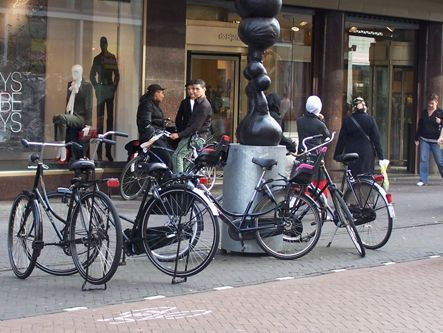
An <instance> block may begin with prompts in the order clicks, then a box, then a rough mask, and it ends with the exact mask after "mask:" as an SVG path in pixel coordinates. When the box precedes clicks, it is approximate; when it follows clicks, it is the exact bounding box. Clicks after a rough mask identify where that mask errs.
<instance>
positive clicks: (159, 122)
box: [137, 94, 164, 142]
mask: <svg viewBox="0 0 443 333" xmlns="http://www.w3.org/2000/svg"><path fill="white" fill-rule="evenodd" d="M163 127H164V115H163V111H162V109H161V108H160V106H159V103H157V102H154V101H153V100H152V96H150V95H148V94H144V95H143V96H142V97H141V98H140V103H139V105H138V109H137V128H138V135H139V140H140V141H141V142H146V141H148V140H149V139H150V138H151V137H152V136H153V135H154V133H155V130H156V129H162V128H163Z"/></svg>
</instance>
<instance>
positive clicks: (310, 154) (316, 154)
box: [293, 132, 366, 257]
mask: <svg viewBox="0 0 443 333" xmlns="http://www.w3.org/2000/svg"><path fill="white" fill-rule="evenodd" d="M334 136H335V132H334V133H332V136H331V138H327V139H326V142H331V141H332V140H333V139H334ZM320 137H323V135H314V136H310V137H307V138H305V139H304V140H303V142H302V145H303V147H304V152H303V153H302V154H300V155H298V156H297V157H298V158H301V159H302V160H303V161H304V162H305V163H307V165H311V166H312V170H313V171H312V173H314V172H315V171H314V170H316V171H317V174H318V175H320V174H323V175H324V176H325V183H324V184H323V185H320V184H319V183H316V185H313V184H312V183H308V184H305V185H302V186H299V187H294V188H293V189H294V191H295V192H304V193H309V195H310V197H312V199H313V200H314V201H315V202H317V203H318V207H319V210H320V216H321V218H322V223H324V222H326V221H327V220H328V216H330V217H331V219H332V221H334V223H335V225H336V229H335V231H334V232H333V234H332V236H331V238H330V240H329V241H328V244H327V246H328V247H329V246H330V245H331V244H332V241H333V239H334V237H335V235H336V233H337V231H338V229H339V228H345V229H346V231H347V232H348V234H349V237H350V238H351V240H352V243H353V244H354V246H355V248H356V249H357V251H358V253H359V255H360V256H361V257H364V256H365V255H366V251H365V246H364V245H363V242H362V240H361V238H360V235H359V233H358V231H357V228H356V226H355V223H354V217H353V215H352V213H351V212H350V210H349V207H348V205H347V204H346V202H345V200H344V198H343V193H342V192H341V191H340V189H339V188H338V187H337V185H336V184H335V183H334V182H333V181H332V178H331V176H330V174H329V172H328V170H327V169H326V166H325V162H324V157H325V155H326V152H327V147H326V146H322V147H319V146H316V147H313V148H311V149H308V148H307V146H306V144H307V142H309V141H310V140H313V139H316V138H320ZM314 180H315V176H314ZM326 191H328V192H329V194H330V197H331V201H332V206H333V208H332V207H331V206H329V205H328V201H327V199H326V196H325V195H324V193H326Z"/></svg>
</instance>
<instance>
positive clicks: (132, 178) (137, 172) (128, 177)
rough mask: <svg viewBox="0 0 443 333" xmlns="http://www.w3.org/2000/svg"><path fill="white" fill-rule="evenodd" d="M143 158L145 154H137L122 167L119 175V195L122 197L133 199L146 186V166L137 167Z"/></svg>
mask: <svg viewBox="0 0 443 333" xmlns="http://www.w3.org/2000/svg"><path fill="white" fill-rule="evenodd" d="M145 158H146V157H145V156H142V155H139V156H137V157H135V158H134V159H132V160H131V161H129V162H128V163H127V164H126V166H125V167H124V169H123V171H122V174H121V176H120V195H121V197H122V198H123V199H125V200H133V199H135V198H137V197H138V196H139V195H140V194H141V193H142V192H143V191H144V189H145V188H146V184H147V176H148V173H147V171H146V168H140V167H139V165H140V163H141V162H143V161H144V160H145Z"/></svg>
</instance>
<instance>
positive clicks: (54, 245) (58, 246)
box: [36, 192, 77, 276]
mask: <svg viewBox="0 0 443 333" xmlns="http://www.w3.org/2000/svg"><path fill="white" fill-rule="evenodd" d="M70 196H71V194H70V193H60V192H52V193H48V194H47V197H48V204H49V206H50V207H51V209H52V211H50V210H49V208H48V209H47V210H46V209H45V211H43V212H42V214H41V216H42V224H41V226H42V232H43V241H44V247H43V249H42V251H41V252H40V255H39V257H38V259H37V263H36V265H37V267H38V268H39V269H41V270H42V271H44V272H46V273H49V274H52V275H56V276H67V275H72V274H75V273H77V268H76V267H75V265H74V262H73V260H72V257H71V249H70V246H69V240H68V231H69V226H67V225H66V216H67V215H68V210H69V200H70ZM40 207H42V205H40ZM42 208H43V207H42Z"/></svg>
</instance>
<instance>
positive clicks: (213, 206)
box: [192, 187, 220, 216]
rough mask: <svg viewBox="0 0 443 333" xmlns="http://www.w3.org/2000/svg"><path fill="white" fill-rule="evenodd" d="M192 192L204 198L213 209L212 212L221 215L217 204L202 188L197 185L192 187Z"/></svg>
mask: <svg viewBox="0 0 443 333" xmlns="http://www.w3.org/2000/svg"><path fill="white" fill-rule="evenodd" d="M192 192H194V193H195V194H197V195H198V196H199V197H200V198H202V199H203V200H204V201H205V202H206V203H207V204H208V206H209V209H211V212H212V214H213V215H214V216H219V215H220V214H219V212H218V209H217V206H216V205H215V204H214V203H213V202H212V201H211V200H209V198H208V197H207V196H206V195H205V194H204V193H203V191H202V190H200V189H199V188H197V187H194V188H193V189H192Z"/></svg>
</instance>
